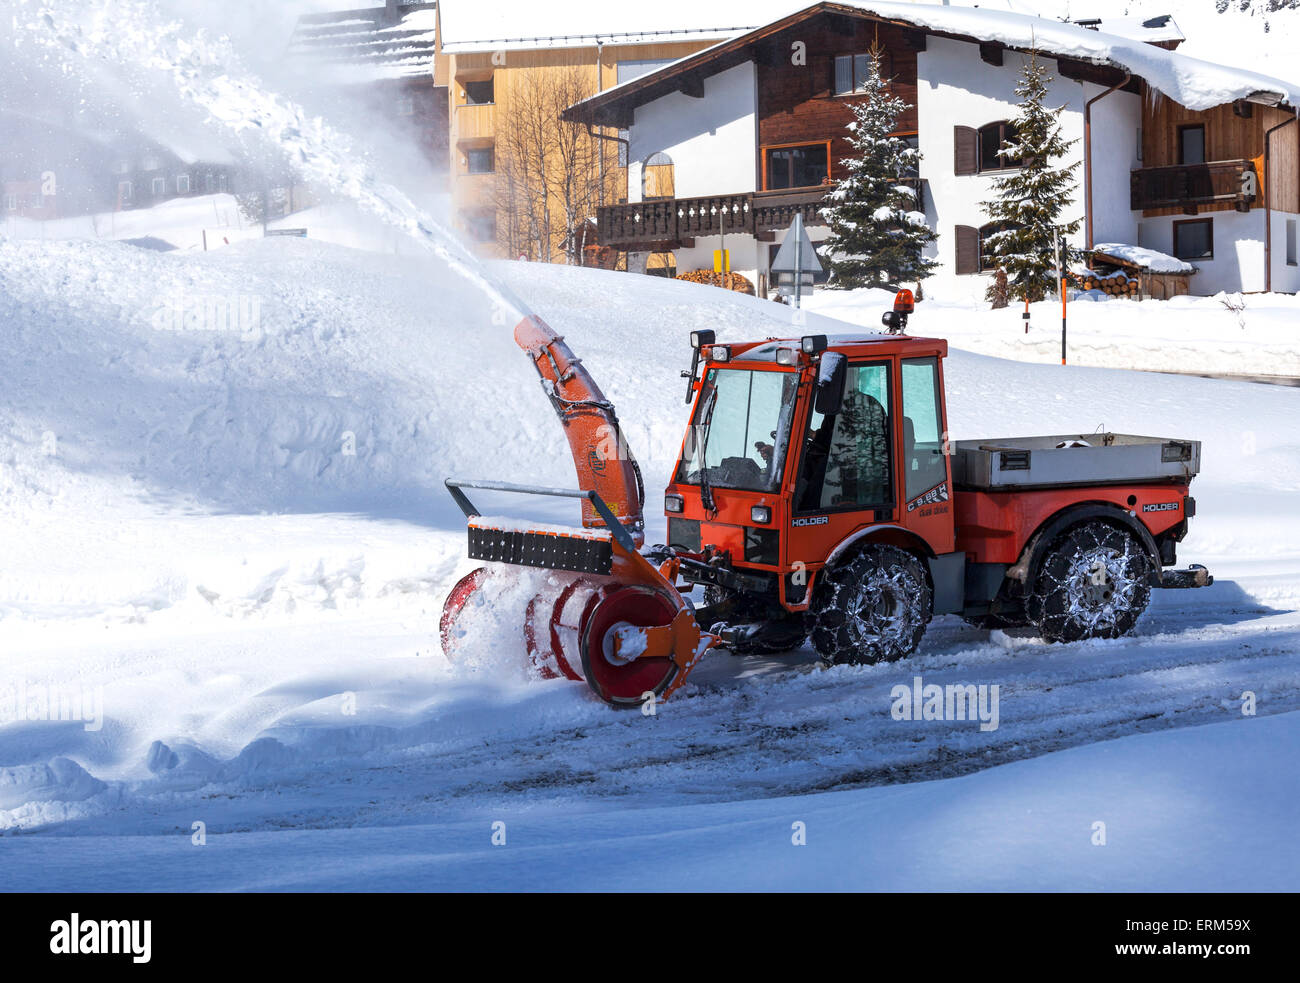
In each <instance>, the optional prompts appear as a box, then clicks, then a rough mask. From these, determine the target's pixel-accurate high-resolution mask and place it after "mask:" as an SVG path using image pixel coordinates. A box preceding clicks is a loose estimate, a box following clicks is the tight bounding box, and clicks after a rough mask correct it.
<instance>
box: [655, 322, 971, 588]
mask: <svg viewBox="0 0 1300 983" xmlns="http://www.w3.org/2000/svg"><path fill="white" fill-rule="evenodd" d="M900 306H901V305H900ZM891 321H893V322H894V323H892V324H891V323H890V322H891ZM886 324H887V325H888V326H889V327H890V328H891V330H898V329H899V328H901V327H903V326H905V325H906V312H900V311H898V309H897V308H896V310H895V311H894V312H891V313H890V314H887V315H886ZM692 347H693V349H694V353H695V355H694V359H693V364H692V368H691V371H690V372H689V373H687V375H688V377H689V378H690V380H691V384H690V391H689V393H688V399H693V401H694V408H693V411H692V415H691V421H690V426H689V427H688V429H687V433H686V436H685V439H684V440H683V442H682V451H681V456H680V460H679V463H678V466H677V469H676V472H675V474H674V476H673V481H672V483H671V484H670V485H669V487H668V489H667V491H666V494H665V499H664V508H665V511H666V513H667V516H668V539H669V543H668V545H669V547H670V548H672V549H673V550H675V551H676V552H677V553H678V554H679V555H687V556H691V557H696V558H698V559H699V560H700V561H701V563H702V566H700V565H697V564H694V563H690V564H684V565H683V569H682V575H683V577H684V578H686V579H687V580H693V581H694V582H697V583H705V584H707V585H710V586H711V587H712V588H715V589H714V590H712V591H711V592H709V596H710V597H714V598H718V597H723V596H725V595H727V594H728V592H730V591H737V590H743V591H745V592H746V594H747V595H748V596H750V597H751V598H752V597H753V596H755V595H756V594H757V595H761V596H764V597H766V598H767V599H768V600H769V601H770V602H771V604H772V605H773V607H774V608H775V609H780V610H782V611H784V612H786V613H790V614H793V613H795V612H800V611H803V610H805V609H806V608H807V606H808V602H809V599H810V595H811V587H812V584H813V583H814V581H815V579H816V576H817V574H818V571H819V570H821V569H822V568H823V567H825V566H826V565H827V564H828V563H830V562H831V561H833V559H834V557H835V554H836V551H837V550H842V549H843V548H845V547H847V546H848V545H850V544H851V543H852V542H853V541H854V539H855V537H858V536H860V535H864V534H867V533H871V534H873V536H875V538H881V534H883V538H884V540H885V541H887V542H894V543H896V545H899V546H901V547H903V548H906V549H911V550H913V551H916V552H918V553H920V554H921V555H929V556H934V555H936V554H946V553H951V552H952V550H953V540H954V523H953V516H952V514H951V511H950V493H949V489H950V487H951V474H950V471H949V458H948V456H947V455H945V453H944V442H945V439H946V437H945V435H946V431H947V424H946V420H945V407H944V400H943V368H942V363H943V359H944V357H945V356H946V355H947V347H948V346H947V342H946V341H944V340H942V339H928V338H912V337H908V336H906V335H900V334H884V333H881V334H862V335H843V336H825V335H807V336H804V337H801V338H788V339H768V340H766V341H762V342H756V343H750V344H733V345H728V344H718V343H717V342H716V340H715V338H714V337H713V334H712V332H696V333H694V334H693V335H692ZM882 527H889V528H888V529H882ZM769 614H770V612H769Z"/></svg>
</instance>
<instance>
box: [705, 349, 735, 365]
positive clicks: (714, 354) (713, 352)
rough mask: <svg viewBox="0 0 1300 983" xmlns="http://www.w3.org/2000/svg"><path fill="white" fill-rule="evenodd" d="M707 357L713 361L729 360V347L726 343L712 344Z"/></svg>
mask: <svg viewBox="0 0 1300 983" xmlns="http://www.w3.org/2000/svg"><path fill="white" fill-rule="evenodd" d="M709 358H711V359H713V361H715V362H729V361H731V349H730V348H728V347H727V346H726V345H714V346H713V347H712V348H710V349H709Z"/></svg>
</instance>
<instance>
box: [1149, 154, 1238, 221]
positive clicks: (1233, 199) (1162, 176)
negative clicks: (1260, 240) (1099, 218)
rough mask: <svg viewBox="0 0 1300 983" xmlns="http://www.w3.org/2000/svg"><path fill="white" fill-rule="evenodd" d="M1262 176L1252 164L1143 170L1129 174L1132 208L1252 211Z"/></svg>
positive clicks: (1225, 162)
mask: <svg viewBox="0 0 1300 983" xmlns="http://www.w3.org/2000/svg"><path fill="white" fill-rule="evenodd" d="M1259 186H1260V181H1259V175H1258V174H1256V173H1255V164H1254V162H1253V161H1249V160H1217V161H1212V162H1210V163H1208V164H1178V165H1174V166H1172V167H1143V168H1139V169H1138V170H1136V171H1131V172H1130V177H1129V208H1131V209H1133V210H1134V211H1140V210H1144V209H1148V208H1179V209H1182V210H1183V211H1184V212H1186V213H1187V214H1189V215H1195V214H1196V212H1197V209H1198V208H1200V207H1202V206H1205V205H1218V204H1224V203H1226V204H1230V205H1232V206H1233V207H1234V208H1236V209H1237V211H1241V212H1245V211H1249V210H1250V206H1251V204H1252V203H1253V202H1254V201H1255V200H1256V198H1257V197H1258V195H1259Z"/></svg>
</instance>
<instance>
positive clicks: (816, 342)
mask: <svg viewBox="0 0 1300 983" xmlns="http://www.w3.org/2000/svg"><path fill="white" fill-rule="evenodd" d="M799 346H800V347H801V348H802V349H803V350H804V351H805V352H807V353H808V354H809V355H816V354H817V353H818V352H824V351H826V336H825V335H824V334H807V335H804V336H803V337H802V338H800V339H799Z"/></svg>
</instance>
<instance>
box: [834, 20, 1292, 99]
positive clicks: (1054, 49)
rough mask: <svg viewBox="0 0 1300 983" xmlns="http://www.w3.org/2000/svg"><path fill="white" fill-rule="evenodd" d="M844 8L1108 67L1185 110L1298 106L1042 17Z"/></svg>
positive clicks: (1278, 90)
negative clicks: (1244, 102)
mask: <svg viewBox="0 0 1300 983" xmlns="http://www.w3.org/2000/svg"><path fill="white" fill-rule="evenodd" d="M841 2H843V3H844V4H845V5H846V6H852V7H856V8H858V9H859V10H862V11H864V12H866V13H870V14H875V15H876V16H878V17H884V18H889V19H894V20H903V21H907V22H908V23H911V24H915V25H917V26H918V27H925V28H929V29H930V30H932V31H944V32H947V33H950V34H963V35H967V36H969V37H975V38H979V39H980V40H982V41H997V42H1000V43H1002V44H1006V45H1010V46H1012V47H1016V48H1034V47H1037V48H1038V50H1039V51H1042V52H1044V53H1045V54H1048V55H1056V56H1065V57H1069V58H1077V59H1080V60H1082V61H1089V62H1093V63H1095V64H1099V65H1113V66H1115V67H1117V68H1121V69H1123V70H1124V71H1127V72H1131V73H1132V74H1133V75H1136V76H1139V77H1141V78H1143V79H1145V80H1146V81H1147V83H1148V84H1149V85H1151V86H1152V87H1153V88H1155V89H1158V90H1159V91H1160V92H1162V93H1164V94H1165V95H1166V96H1168V97H1169V98H1171V99H1173V100H1175V101H1176V102H1179V103H1181V104H1182V105H1184V106H1186V107H1187V108H1188V109H1194V110H1203V109H1211V108H1213V107H1215V106H1221V105H1223V104H1225V103H1229V102H1233V101H1235V100H1237V99H1249V98H1251V97H1253V96H1261V97H1263V98H1265V99H1267V100H1268V101H1270V102H1272V101H1285V102H1289V103H1292V104H1297V103H1300V84H1296V83H1292V82H1285V81H1283V80H1282V79H1277V78H1271V77H1270V76H1267V75H1260V74H1258V73H1256V72H1251V71H1246V70H1244V69H1239V68H1229V67H1227V66H1225V65H1217V64H1215V63H1213V62H1208V61H1203V60H1201V59H1199V58H1192V57H1189V56H1187V55H1180V54H1178V53H1177V52H1175V51H1168V50H1166V49H1164V48H1157V47H1156V46H1155V45H1152V44H1149V43H1147V42H1148V41H1149V40H1151V39H1150V38H1146V37H1145V36H1144V37H1143V38H1142V39H1140V40H1139V39H1134V38H1131V37H1124V36H1122V35H1120V34H1110V33H1107V32H1106V31H1105V30H1104V28H1105V24H1104V23H1103V25H1102V28H1103V29H1102V30H1092V29H1091V28H1088V27H1082V26H1080V25H1078V24H1068V23H1062V22H1061V21H1058V20H1053V19H1051V18H1048V17H1035V16H1032V15H1029V14H1020V13H1012V12H1011V11H1005V10H990V9H988V8H984V7H940V6H935V5H933V4H913V3H887V2H875V0H841Z"/></svg>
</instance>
